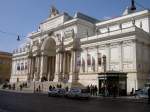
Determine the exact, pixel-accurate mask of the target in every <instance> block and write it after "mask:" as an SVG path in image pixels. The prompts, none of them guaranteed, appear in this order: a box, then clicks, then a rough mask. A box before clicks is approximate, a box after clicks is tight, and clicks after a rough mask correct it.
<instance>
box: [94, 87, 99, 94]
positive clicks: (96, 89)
mask: <svg viewBox="0 0 150 112" xmlns="http://www.w3.org/2000/svg"><path fill="white" fill-rule="evenodd" d="M97 91H98V88H97V86H96V85H95V87H94V92H95V93H94V94H95V95H96V96H97Z"/></svg>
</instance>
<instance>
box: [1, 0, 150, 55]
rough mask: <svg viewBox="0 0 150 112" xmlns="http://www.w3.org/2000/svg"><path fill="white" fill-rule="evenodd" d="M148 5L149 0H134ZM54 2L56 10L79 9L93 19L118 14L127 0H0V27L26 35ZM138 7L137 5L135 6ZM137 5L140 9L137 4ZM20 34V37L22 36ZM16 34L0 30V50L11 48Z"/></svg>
mask: <svg viewBox="0 0 150 112" xmlns="http://www.w3.org/2000/svg"><path fill="white" fill-rule="evenodd" d="M136 1H137V2H138V3H139V4H141V5H142V6H144V7H145V8H150V0H136ZM51 4H54V5H55V6H56V7H57V8H58V9H59V11H60V12H64V11H65V12H68V13H69V14H70V15H72V16H73V15H74V13H75V12H77V11H79V12H82V13H85V14H87V15H89V16H92V17H95V18H97V19H105V18H108V17H117V16H120V15H121V14H122V12H123V10H124V9H125V8H126V7H127V6H129V5H130V0H0V14H1V16H0V30H2V31H5V32H8V33H15V34H17V33H18V34H19V35H23V36H26V35H27V34H28V33H29V32H32V31H36V30H37V28H38V25H39V23H40V22H42V21H43V20H45V19H46V18H47V17H48V15H49V11H50V6H51ZM137 7H138V6H137ZM138 9H139V10H140V9H142V8H140V7H138ZM23 36H22V38H21V39H22V40H23V39H24V38H25V37H23ZM16 38H17V36H16V35H9V34H4V33H0V51H1V50H2V51H7V52H12V50H13V49H15V48H17V46H19V44H20V43H21V42H17V41H16Z"/></svg>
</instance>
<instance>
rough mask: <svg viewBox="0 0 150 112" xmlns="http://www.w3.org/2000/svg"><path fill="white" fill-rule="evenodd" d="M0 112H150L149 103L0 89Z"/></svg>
mask: <svg viewBox="0 0 150 112" xmlns="http://www.w3.org/2000/svg"><path fill="white" fill-rule="evenodd" d="M0 112H150V105H148V104H146V103H134V102H127V101H122V100H121V101H119V100H116V101H112V100H108V99H107V100H106V99H90V100H73V99H66V98H57V97H48V96H47V95H46V94H38V93H36V94H31V93H14V92H4V91H0Z"/></svg>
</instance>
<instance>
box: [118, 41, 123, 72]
mask: <svg viewBox="0 0 150 112" xmlns="http://www.w3.org/2000/svg"><path fill="white" fill-rule="evenodd" d="M119 65H120V71H123V52H122V42H120V43H119Z"/></svg>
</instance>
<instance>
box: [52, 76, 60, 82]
mask: <svg viewBox="0 0 150 112" xmlns="http://www.w3.org/2000/svg"><path fill="white" fill-rule="evenodd" d="M58 81H59V78H58V74H55V76H54V80H53V82H58Z"/></svg>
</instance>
